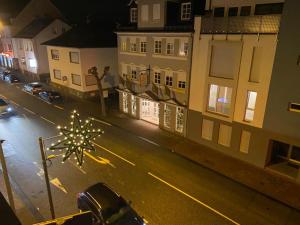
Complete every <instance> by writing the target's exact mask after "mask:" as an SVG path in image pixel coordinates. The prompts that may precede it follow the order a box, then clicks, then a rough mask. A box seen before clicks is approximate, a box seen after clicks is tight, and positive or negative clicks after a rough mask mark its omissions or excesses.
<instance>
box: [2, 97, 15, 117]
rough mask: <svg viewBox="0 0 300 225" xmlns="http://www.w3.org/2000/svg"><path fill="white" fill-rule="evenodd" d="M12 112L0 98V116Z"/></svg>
mask: <svg viewBox="0 0 300 225" xmlns="http://www.w3.org/2000/svg"><path fill="white" fill-rule="evenodd" d="M12 112H13V108H12V107H11V106H10V105H9V104H8V103H7V102H6V101H4V99H2V98H0V116H3V115H7V114H10V113H12Z"/></svg>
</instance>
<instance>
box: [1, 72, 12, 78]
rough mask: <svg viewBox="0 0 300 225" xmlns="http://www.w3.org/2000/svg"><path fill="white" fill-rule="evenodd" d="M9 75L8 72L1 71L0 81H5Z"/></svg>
mask: <svg viewBox="0 0 300 225" xmlns="http://www.w3.org/2000/svg"><path fill="white" fill-rule="evenodd" d="M10 73H11V71H10V70H4V71H2V72H1V73H0V78H1V80H5V77H6V76H7V75H8V74H10Z"/></svg>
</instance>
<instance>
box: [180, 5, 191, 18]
mask: <svg viewBox="0 0 300 225" xmlns="http://www.w3.org/2000/svg"><path fill="white" fill-rule="evenodd" d="M191 11H192V4H191V3H190V2H185V3H182V4H181V20H190V19H191Z"/></svg>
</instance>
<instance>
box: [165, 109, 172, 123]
mask: <svg viewBox="0 0 300 225" xmlns="http://www.w3.org/2000/svg"><path fill="white" fill-rule="evenodd" d="M171 112H172V109H171V106H169V105H167V104H166V105H165V114H164V126H165V127H167V128H171Z"/></svg>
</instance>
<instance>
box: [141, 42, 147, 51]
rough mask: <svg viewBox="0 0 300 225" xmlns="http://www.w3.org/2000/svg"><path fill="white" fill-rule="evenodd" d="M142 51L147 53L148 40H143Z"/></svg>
mask: <svg viewBox="0 0 300 225" xmlns="http://www.w3.org/2000/svg"><path fill="white" fill-rule="evenodd" d="M141 52H142V53H145V52H147V42H145V41H141Z"/></svg>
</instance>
